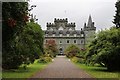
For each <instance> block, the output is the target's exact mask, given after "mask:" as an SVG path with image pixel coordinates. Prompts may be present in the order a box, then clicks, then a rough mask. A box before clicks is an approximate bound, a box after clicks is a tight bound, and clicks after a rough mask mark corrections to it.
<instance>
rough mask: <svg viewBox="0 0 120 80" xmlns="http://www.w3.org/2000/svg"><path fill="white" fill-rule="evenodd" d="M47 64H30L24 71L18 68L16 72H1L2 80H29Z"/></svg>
mask: <svg viewBox="0 0 120 80" xmlns="http://www.w3.org/2000/svg"><path fill="white" fill-rule="evenodd" d="M46 65H47V64H45V63H37V62H35V63H34V64H31V65H29V66H28V67H27V69H26V70H24V69H23V67H20V68H19V69H18V70H15V71H3V72H2V78H29V77H31V76H32V75H34V74H35V73H37V72H38V71H39V70H42V69H44V68H45V67H46Z"/></svg>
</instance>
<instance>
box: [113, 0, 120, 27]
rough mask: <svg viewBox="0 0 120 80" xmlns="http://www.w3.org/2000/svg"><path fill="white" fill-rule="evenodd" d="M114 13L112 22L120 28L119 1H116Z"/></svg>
mask: <svg viewBox="0 0 120 80" xmlns="http://www.w3.org/2000/svg"><path fill="white" fill-rule="evenodd" d="M115 5H116V6H115V7H116V9H117V10H116V15H115V16H114V17H115V19H114V21H113V23H114V24H115V25H116V27H117V28H120V1H118V2H116V4H115Z"/></svg>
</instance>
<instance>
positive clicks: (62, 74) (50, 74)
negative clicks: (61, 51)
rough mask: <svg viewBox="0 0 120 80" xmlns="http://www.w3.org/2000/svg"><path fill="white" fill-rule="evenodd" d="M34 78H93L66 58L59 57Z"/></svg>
mask: <svg viewBox="0 0 120 80" xmlns="http://www.w3.org/2000/svg"><path fill="white" fill-rule="evenodd" d="M32 78H89V80H91V79H90V78H92V77H91V76H90V75H89V74H87V73H86V72H85V71H83V70H81V69H80V68H78V67H77V66H75V65H74V64H73V63H72V62H71V61H70V60H69V59H67V58H66V57H65V56H57V57H56V58H55V59H54V61H53V63H51V64H49V65H48V66H47V67H46V68H45V69H43V70H41V71H39V72H38V73H37V74H35V75H34V76H32ZM80 80H81V79H80ZM92 80H93V79H92Z"/></svg>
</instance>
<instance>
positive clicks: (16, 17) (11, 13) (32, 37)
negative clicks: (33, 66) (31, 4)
mask: <svg viewBox="0 0 120 80" xmlns="http://www.w3.org/2000/svg"><path fill="white" fill-rule="evenodd" d="M2 6H3V10H2V11H3V12H2V13H3V18H2V21H3V26H2V27H3V31H2V32H3V34H2V36H3V40H2V47H3V48H2V51H3V54H2V68H3V69H17V68H19V66H20V65H21V64H25V65H26V64H30V63H33V62H34V60H35V59H36V58H39V56H40V53H42V52H43V32H42V29H41V28H40V25H38V24H37V23H34V22H28V21H29V16H28V3H27V2H7V3H3V5H2Z"/></svg>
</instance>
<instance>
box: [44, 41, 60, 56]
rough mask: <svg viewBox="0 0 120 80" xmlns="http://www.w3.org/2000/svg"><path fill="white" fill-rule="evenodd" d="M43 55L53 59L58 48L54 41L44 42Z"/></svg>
mask: <svg viewBox="0 0 120 80" xmlns="http://www.w3.org/2000/svg"><path fill="white" fill-rule="evenodd" d="M45 53H47V54H49V55H50V56H51V57H55V56H56V54H57V53H58V48H57V45H56V42H55V40H54V39H50V40H47V41H46V44H45Z"/></svg>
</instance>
